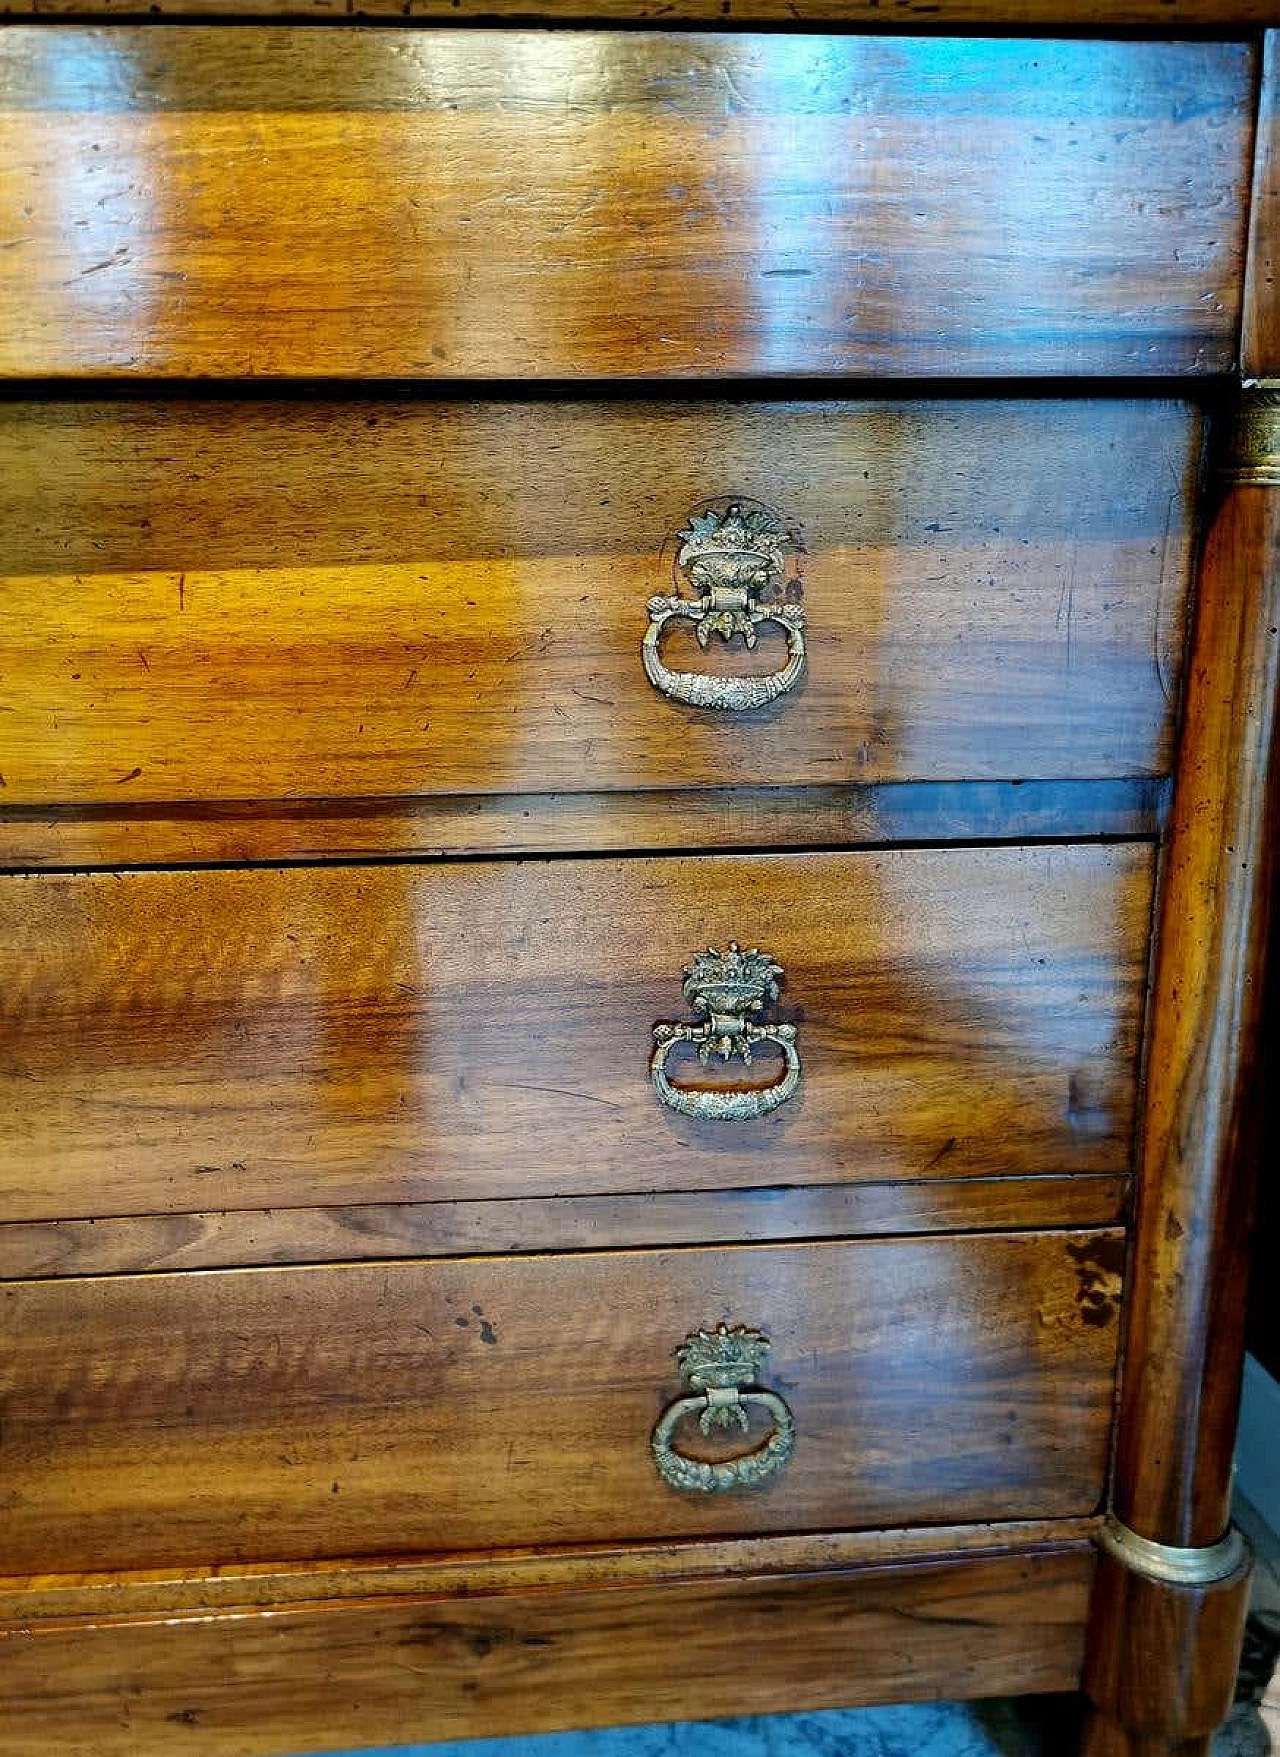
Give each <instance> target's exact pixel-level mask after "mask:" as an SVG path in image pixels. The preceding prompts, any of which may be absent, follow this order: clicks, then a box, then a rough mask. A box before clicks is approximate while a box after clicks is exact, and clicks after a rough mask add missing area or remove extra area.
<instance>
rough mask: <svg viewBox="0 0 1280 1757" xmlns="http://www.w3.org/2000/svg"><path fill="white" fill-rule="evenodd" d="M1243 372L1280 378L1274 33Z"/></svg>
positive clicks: (1279, 64)
mask: <svg viewBox="0 0 1280 1757" xmlns="http://www.w3.org/2000/svg"><path fill="white" fill-rule="evenodd" d="M1266 22H1267V23H1269V24H1275V23H1277V22H1280V13H1277V12H1276V11H1275V9H1274V8H1273V9H1272V17H1271V18H1269V19H1268V20H1267V21H1266ZM1240 368H1241V371H1242V372H1243V373H1244V374H1245V375H1246V376H1247V377H1252V378H1268V377H1277V376H1280V33H1277V32H1276V31H1273V30H1272V31H1268V32H1267V34H1266V38H1265V40H1264V44H1263V62H1262V89H1261V91H1260V93H1259V98H1258V111H1257V132H1256V135H1255V138H1254V159H1253V191H1252V194H1251V196H1250V199H1249V250H1248V258H1247V266H1246V270H1245V295H1244V319H1243V324H1242V330H1241V336H1240Z"/></svg>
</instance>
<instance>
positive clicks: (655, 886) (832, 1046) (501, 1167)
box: [0, 844, 1152, 1220]
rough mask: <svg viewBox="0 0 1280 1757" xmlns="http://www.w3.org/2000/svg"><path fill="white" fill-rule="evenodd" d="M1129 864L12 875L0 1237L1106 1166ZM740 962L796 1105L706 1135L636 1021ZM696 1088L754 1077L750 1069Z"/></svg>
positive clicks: (734, 1069) (957, 856) (1136, 1010)
mask: <svg viewBox="0 0 1280 1757" xmlns="http://www.w3.org/2000/svg"><path fill="white" fill-rule="evenodd" d="M1151 868H1152V856H1151V850H1150V849H1149V848H1148V847H1146V846H1144V845H1101V844H1099V845H1089V846H1084V847H1068V848H1057V847H1036V848H1008V849H999V848H996V849H976V848H975V849H956V850H951V849H917V850H906V851H896V852H889V853H863V854H809V855H785V854H783V855H774V856H760V857H752V856H737V855H727V856H723V857H720V858H716V859H708V858H706V857H688V858H683V857H682V858H658V859H648V860H641V859H635V860H612V859H609V860H586V861H570V860H557V861H547V862H529V863H524V864H513V863H493V864H486V863H476V864H465V865H434V866H379V867H368V868H360V867H354V868H341V867H331V868H304V867H295V868H286V869H278V870H267V871H253V870H250V871H243V870H240V871H235V870H233V871H211V872H207V871H206V872H190V873H183V872H177V873H169V872H159V873H148V872H140V873H130V874H101V875H54V874H40V875H36V876H32V877H27V878H23V877H12V878H8V879H6V880H5V881H4V882H3V884H2V885H0V960H2V961H3V970H2V972H0V1118H3V1122H2V1123H0V1129H2V1131H3V1135H2V1139H3V1152H2V1153H0V1215H3V1218H4V1219H6V1220H47V1219H55V1218H76V1217H82V1216H88V1215H111V1214H161V1213H183V1212H194V1211H199V1210H204V1209H208V1208H210V1207H212V1206H216V1207H218V1208H245V1207H248V1208H262V1207H277V1206H282V1205H283V1206H294V1207H296V1206H302V1205H307V1206H314V1205H319V1204H352V1203H355V1204H366V1203H369V1202H413V1201H422V1200H450V1199H460V1200H465V1199H474V1198H477V1197H496V1196H503V1197H510V1196H522V1197H530V1196H550V1195H564V1194H584V1195H585V1194H608V1193H613V1194H626V1193H629V1192H640V1191H649V1190H675V1189H686V1190H714V1189H732V1188H750V1187H753V1186H759V1185H761V1184H784V1183H785V1184H793V1183H804V1182H810V1183H857V1182H863V1181H884V1180H886V1179H899V1178H908V1179H916V1178H951V1177H966V1176H969V1177H972V1176H975V1175H979V1174H980V1175H986V1176H990V1175H995V1174H1000V1175H1026V1174H1040V1173H1045V1174H1049V1173H1056V1174H1062V1173H1068V1172H1105V1173H1109V1174H1121V1173H1124V1172H1125V1171H1127V1169H1128V1155H1129V1143H1130V1137H1131V1124H1132V1112H1133V1107H1134V1085H1135V1061H1136V1055H1137V1043H1138V1033H1139V1028H1140V1014H1141V1005H1142V998H1143V991H1144V987H1145V974H1146V945H1147V937H1148V924H1149V909H1150V895H1151ZM733 939H738V940H739V941H740V942H741V943H742V944H743V945H747V946H757V945H758V946H760V947H762V948H763V949H764V950H766V951H767V952H769V953H771V954H772V955H773V956H774V957H775V958H776V960H777V961H778V962H779V963H780V964H782V966H783V967H784V969H785V972H786V976H785V982H784V987H783V993H782V999H781V1001H780V1003H779V1004H778V1005H777V1006H776V1008H775V1009H774V1016H775V1017H777V1018H779V1019H781V1020H784V1021H786V1020H789V1021H792V1022H794V1023H796V1025H797V1028H798V1038H797V1041H798V1044H799V1048H800V1054H801V1058H802V1069H803V1072H802V1082H801V1090H800V1092H799V1094H798V1096H797V1097H795V1098H794V1099H792V1100H791V1102H790V1103H788V1104H785V1105H783V1107H782V1108H781V1109H779V1110H776V1111H774V1112H773V1113H772V1114H771V1115H770V1116H767V1117H762V1118H757V1119H755V1120H754V1121H751V1122H705V1121H697V1120H695V1119H693V1118H690V1117H685V1116H681V1115H678V1114H676V1113H675V1112H674V1111H672V1110H669V1109H666V1108H664V1106H663V1105H662V1104H661V1103H660V1102H659V1100H658V1098H657V1095H656V1094H655V1092H654V1090H653V1088H652V1085H651V1083H650V1079H649V1071H648V1061H649V1054H650V1051H651V1048H652V1036H651V1032H652V1027H653V1025H654V1024H655V1023H656V1022H657V1021H659V1020H679V1019H684V1018H687V1017H692V1015H691V1014H690V1013H689V1011H688V1003H687V1002H686V1001H685V999H684V997H683V995H682V994H681V982H682V980H683V972H684V969H685V966H686V965H687V964H688V962H689V960H690V958H691V957H692V956H693V955H694V954H696V953H697V952H699V951H702V950H704V949H705V948H706V947H708V946H721V947H724V946H726V945H727V944H728V943H729V942H730V941H731V940H733ZM672 1073H673V1077H674V1078H676V1079H677V1081H679V1082H683V1083H685V1084H690V1085H696V1084H698V1083H700V1082H701V1083H702V1084H716V1083H721V1084H726V1085H735V1084H736V1085H741V1084H742V1083H743V1082H744V1081H745V1082H747V1083H751V1082H752V1081H754V1082H755V1083H756V1084H758V1085H769V1084H771V1083H773V1082H775V1081H776V1080H777V1079H778V1077H779V1074H778V1070H777V1068H776V1067H775V1065H774V1062H773V1060H771V1059H770V1056H769V1052H768V1051H767V1050H766V1051H764V1052H762V1053H761V1054H760V1056H759V1057H758V1058H757V1063H756V1065H755V1066H754V1067H753V1069H751V1070H750V1071H748V1070H746V1069H745V1068H743V1066H742V1064H741V1063H740V1062H735V1063H733V1064H731V1065H729V1066H728V1067H725V1066H724V1065H723V1064H722V1063H715V1064H713V1066H712V1067H711V1068H710V1069H708V1070H705V1071H703V1072H702V1073H699V1072H698V1071H697V1062H696V1059H694V1058H693V1056H692V1052H690V1055H689V1057H688V1059H687V1060H677V1061H676V1062H674V1063H673V1064H672Z"/></svg>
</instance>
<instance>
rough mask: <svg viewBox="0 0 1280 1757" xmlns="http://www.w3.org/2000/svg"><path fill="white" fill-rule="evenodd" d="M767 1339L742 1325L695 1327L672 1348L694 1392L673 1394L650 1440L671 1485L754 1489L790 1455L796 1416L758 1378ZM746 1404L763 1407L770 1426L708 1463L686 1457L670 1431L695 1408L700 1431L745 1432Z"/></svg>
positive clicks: (701, 1489) (711, 1491)
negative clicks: (750, 1444)
mask: <svg viewBox="0 0 1280 1757" xmlns="http://www.w3.org/2000/svg"><path fill="white" fill-rule="evenodd" d="M769 1347H770V1344H769V1338H768V1337H767V1336H762V1335H761V1333H760V1332H759V1331H758V1330H748V1329H746V1328H745V1327H744V1326H742V1325H738V1326H736V1327H734V1328H733V1329H730V1328H729V1327H728V1325H725V1324H719V1325H717V1326H716V1328H715V1329H714V1330H697V1331H695V1332H694V1334H693V1335H692V1336H690V1337H688V1338H686V1340H685V1342H684V1343H683V1344H682V1345H681V1347H679V1348H678V1349H677V1350H676V1359H677V1360H678V1361H679V1363H680V1374H681V1377H682V1378H683V1379H684V1381H685V1383H686V1384H687V1385H688V1386H689V1387H690V1389H691V1391H692V1392H693V1393H694V1395H692V1396H689V1397H678V1398H677V1399H676V1401H675V1402H674V1403H672V1404H670V1405H669V1406H668V1407H667V1408H666V1409H665V1410H664V1411H663V1413H662V1417H661V1419H660V1420H659V1422H658V1425H657V1427H656V1428H654V1430H653V1436H652V1438H651V1440H650V1445H651V1447H652V1449H653V1457H654V1462H655V1463H656V1464H657V1466H658V1469H659V1471H660V1472H661V1474H662V1477H663V1479H664V1480H665V1481H666V1482H669V1483H670V1484H671V1486H672V1488H676V1489H689V1490H692V1491H694V1492H696V1493H701V1494H715V1493H717V1492H721V1491H723V1490H726V1489H749V1488H755V1487H756V1486H757V1485H758V1484H759V1483H762V1482H765V1481H766V1480H767V1479H768V1478H769V1477H771V1476H772V1475H773V1474H774V1473H775V1472H776V1471H778V1470H781V1469H782V1466H783V1465H784V1464H785V1463H786V1462H787V1459H788V1458H790V1456H791V1454H792V1452H793V1450H794V1449H795V1439H796V1427H795V1418H794V1417H793V1416H792V1413H791V1411H790V1409H789V1408H788V1407H787V1404H786V1403H785V1402H784V1401H783V1399H782V1398H781V1397H779V1396H778V1394H777V1392H776V1391H766V1390H762V1389H760V1388H759V1387H758V1386H757V1385H756V1380H757V1379H758V1378H759V1377H760V1374H761V1373H762V1372H763V1370H764V1365H765V1361H766V1360H767V1358H768V1355H769ZM752 1404H755V1405H756V1406H758V1407H760V1408H763V1409H765V1410H767V1411H768V1413H769V1415H770V1416H771V1417H772V1419H773V1427H772V1428H771V1429H770V1431H769V1434H768V1437H767V1438H766V1439H765V1440H764V1441H763V1442H762V1443H761V1444H760V1445H759V1446H756V1447H755V1448H754V1449H753V1450H752V1451H750V1452H744V1453H741V1454H739V1456H738V1457H736V1458H726V1459H721V1460H719V1461H717V1462H714V1463H713V1462H711V1461H709V1460H707V1459H703V1458H691V1457H689V1455H688V1454H687V1453H685V1452H682V1451H680V1450H679V1448H678V1447H677V1446H676V1444H675V1437H674V1436H675V1431H676V1429H677V1427H678V1426H679V1425H680V1423H681V1422H682V1421H684V1420H685V1418H686V1417H689V1416H694V1415H696V1416H697V1418H698V1426H699V1427H700V1428H701V1430H702V1432H703V1433H704V1434H710V1433H711V1431H712V1429H713V1428H732V1427H738V1428H740V1429H741V1430H742V1432H743V1433H746V1431H747V1426H748V1410H749V1408H750V1406H751V1405H752Z"/></svg>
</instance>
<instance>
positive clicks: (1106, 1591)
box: [1081, 1554, 1252, 1757]
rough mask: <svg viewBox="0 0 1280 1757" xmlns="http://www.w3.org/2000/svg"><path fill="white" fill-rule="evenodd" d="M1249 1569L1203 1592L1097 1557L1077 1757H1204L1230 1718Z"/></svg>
mask: <svg viewBox="0 0 1280 1757" xmlns="http://www.w3.org/2000/svg"><path fill="white" fill-rule="evenodd" d="M1251 1568H1252V1562H1251V1560H1250V1561H1246V1562H1244V1563H1243V1564H1242V1565H1241V1566H1240V1567H1239V1568H1237V1569H1236V1570H1235V1572H1234V1573H1232V1574H1230V1575H1228V1576H1227V1577H1226V1578H1225V1579H1222V1580H1217V1581H1214V1582H1213V1584H1212V1585H1208V1586H1170V1585H1168V1584H1165V1583H1162V1582H1159V1581H1154V1580H1146V1579H1143V1578H1142V1577H1141V1576H1140V1575H1137V1574H1134V1573H1131V1572H1130V1571H1129V1570H1128V1569H1127V1568H1125V1567H1124V1566H1122V1564H1121V1563H1120V1562H1118V1561H1117V1560H1116V1559H1115V1557H1114V1556H1111V1555H1108V1554H1104V1555H1102V1556H1100V1557H1099V1558H1098V1569H1097V1573H1096V1575H1095V1577H1094V1588H1093V1598H1092V1605H1091V1608H1090V1617H1089V1635H1088V1648H1087V1652H1086V1656H1085V1666H1084V1689H1085V1692H1086V1694H1087V1695H1088V1697H1089V1699H1090V1701H1091V1703H1092V1704H1093V1708H1092V1710H1091V1713H1090V1716H1089V1720H1088V1724H1087V1726H1086V1729H1085V1736H1084V1741H1083V1744H1082V1747H1081V1757H1209V1752H1210V1749H1211V1734H1212V1732H1213V1730H1214V1728H1215V1727H1216V1726H1217V1725H1218V1723H1219V1722H1220V1721H1224V1720H1225V1719H1226V1718H1227V1715H1228V1714H1229V1713H1230V1711H1231V1702H1232V1697H1233V1694H1234V1689H1235V1681H1236V1669H1237V1667H1238V1665H1239V1662H1240V1645H1241V1642H1242V1641H1243V1639H1244V1620H1245V1615H1246V1613H1247V1611H1248V1609H1249V1575H1250V1572H1251Z"/></svg>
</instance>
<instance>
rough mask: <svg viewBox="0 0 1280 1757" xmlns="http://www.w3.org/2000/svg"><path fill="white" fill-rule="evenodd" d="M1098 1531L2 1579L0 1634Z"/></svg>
mask: <svg viewBox="0 0 1280 1757" xmlns="http://www.w3.org/2000/svg"><path fill="white" fill-rule="evenodd" d="M1100 1524H1101V1520H1100V1518H1099V1517H1098V1516H1096V1515H1091V1516H1089V1517H1087V1518H1082V1519H1002V1520H998V1521H994V1522H991V1523H987V1524H975V1525H916V1526H898V1527H888V1528H886V1529H884V1530H882V1531H817V1532H804V1533H802V1534H800V1535H784V1536H780V1537H779V1536H774V1537H731V1538H678V1539H676V1540H674V1541H672V1542H667V1543H640V1544H626V1545H618V1544H576V1545H573V1546H559V1545H543V1546H541V1547H533V1548H525V1549H514V1550H513V1549H497V1550H479V1551H477V1550H467V1551H463V1552H461V1553H459V1552H454V1553H452V1554H450V1553H447V1552H446V1553H444V1554H436V1555H431V1556H408V1557H404V1556H385V1557H379V1558H376V1559H374V1560H352V1559H351V1558H349V1557H344V1558H342V1559H341V1560H338V1561H324V1560H323V1559H321V1560H317V1561H311V1562H283V1563H282V1562H245V1563H238V1564H236V1563H228V1564H221V1563H219V1564H215V1565H214V1566H213V1567H211V1568H187V1569H173V1568H168V1569H165V1568H149V1569H131V1570H129V1571H127V1572H115V1573H110V1572H100V1573H97V1574H92V1573H81V1574H67V1573H59V1574H37V1575H30V1576H26V1577H21V1576H7V1577H0V1633H6V1634H11V1633H12V1632H13V1630H14V1628H15V1626H25V1625H29V1624H31V1623H32V1622H33V1621H34V1622H40V1623H48V1622H50V1621H53V1620H58V1621H62V1622H65V1621H66V1620H67V1619H68V1618H72V1617H74V1618H77V1619H80V1620H82V1621H85V1622H89V1623H102V1622H105V1621H107V1620H113V1621H114V1620H116V1619H118V1618H138V1617H142V1616H146V1615H150V1614H152V1613H155V1612H157V1611H158V1612H161V1613H162V1614H164V1615H166V1616H170V1615H180V1614H181V1613H183V1612H184V1611H214V1612H220V1613H226V1612H228V1611H247V1610H266V1609H270V1608H273V1607H280V1608H281V1609H283V1608H285V1607H288V1606H295V1607H296V1606H300V1605H309V1606H314V1605H317V1604H335V1603H337V1602H339V1601H342V1600H348V1601H349V1600H352V1599H355V1600H359V1601H366V1602H367V1601H369V1600H372V1599H379V1598H380V1599H382V1600H384V1601H387V1602H394V1601H396V1600H401V1601H403V1600H404V1599H407V1598H410V1597H412V1598H419V1599H424V1598H431V1599H436V1600H440V1599H448V1598H490V1599H491V1598H495V1597H502V1596H504V1595H506V1594H508V1593H517V1594H519V1593H528V1592H534V1591H547V1590H555V1591H562V1592H564V1591H575V1590H582V1589H584V1588H588V1587H595V1586H625V1585H631V1586H639V1585H652V1584H654V1583H656V1582H658V1581H668V1582H678V1581H689V1580H713V1579H724V1578H727V1577H730V1576H735V1575H736V1576H744V1575H750V1576H751V1577H752V1578H754V1579H763V1578H764V1577H765V1576H767V1575H778V1574H802V1573H803V1574H816V1573H832V1572H834V1571H836V1570H846V1569H851V1568H877V1569H884V1568H886V1567H889V1566H891V1565H893V1564H895V1563H901V1562H915V1563H919V1562H934V1561H938V1560H940V1559H943V1558H949V1557H953V1556H961V1555H965V1556H972V1557H990V1556H1007V1555H1008V1554H1009V1552H1010V1551H1011V1550H1019V1551H1022V1552H1024V1554H1026V1553H1031V1554H1035V1553H1036V1552H1039V1555H1040V1557H1041V1558H1042V1557H1043V1553H1044V1551H1045V1550H1048V1549H1052V1550H1061V1549H1062V1548H1064V1547H1066V1546H1072V1545H1076V1544H1081V1543H1085V1542H1088V1541H1089V1540H1091V1539H1092V1538H1093V1537H1094V1536H1095V1535H1096V1533H1097V1531H1098V1528H1099V1526H1100Z"/></svg>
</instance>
